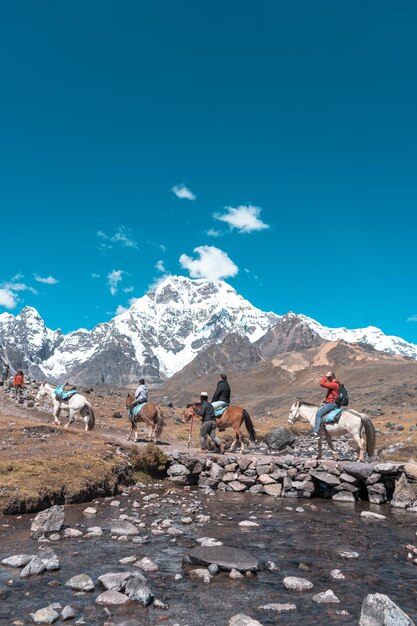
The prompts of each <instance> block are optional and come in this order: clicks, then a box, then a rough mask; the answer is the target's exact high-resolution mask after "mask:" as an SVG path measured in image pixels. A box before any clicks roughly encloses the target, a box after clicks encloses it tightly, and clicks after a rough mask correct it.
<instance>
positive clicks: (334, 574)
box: [330, 569, 346, 580]
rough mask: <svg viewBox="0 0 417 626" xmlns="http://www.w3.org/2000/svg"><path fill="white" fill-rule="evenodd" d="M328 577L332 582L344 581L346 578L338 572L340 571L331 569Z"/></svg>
mask: <svg viewBox="0 0 417 626" xmlns="http://www.w3.org/2000/svg"><path fill="white" fill-rule="evenodd" d="M330 576H331V577H332V578H333V580H345V578H346V576H345V575H344V574H343V573H342V572H341V571H340V569H332V571H331V572H330Z"/></svg>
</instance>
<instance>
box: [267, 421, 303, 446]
mask: <svg viewBox="0 0 417 626" xmlns="http://www.w3.org/2000/svg"><path fill="white" fill-rule="evenodd" d="M296 439H297V437H296V436H295V435H294V433H292V432H291V431H290V430H288V428H281V427H277V428H272V430H270V431H269V432H268V433H266V435H265V441H266V443H267V445H268V447H269V448H271V450H284V448H286V447H287V446H292V445H293V444H294V443H295V441H296Z"/></svg>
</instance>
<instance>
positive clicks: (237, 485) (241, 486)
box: [229, 480, 248, 492]
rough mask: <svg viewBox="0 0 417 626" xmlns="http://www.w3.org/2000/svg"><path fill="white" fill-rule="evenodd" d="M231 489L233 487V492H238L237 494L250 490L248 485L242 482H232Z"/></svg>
mask: <svg viewBox="0 0 417 626" xmlns="http://www.w3.org/2000/svg"><path fill="white" fill-rule="evenodd" d="M229 487H231V488H232V490H233V491H237V492H239V491H246V490H247V488H248V487H247V485H246V484H245V483H244V482H243V481H240V480H232V481H231V482H230V483H229Z"/></svg>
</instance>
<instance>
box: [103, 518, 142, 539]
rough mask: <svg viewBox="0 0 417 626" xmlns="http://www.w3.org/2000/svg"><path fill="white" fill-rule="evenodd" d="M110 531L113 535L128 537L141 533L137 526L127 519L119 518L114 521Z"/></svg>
mask: <svg viewBox="0 0 417 626" xmlns="http://www.w3.org/2000/svg"><path fill="white" fill-rule="evenodd" d="M110 532H111V534H112V535H125V536H126V537H133V536H135V535H139V530H138V529H137V528H136V526H134V525H133V524H131V523H130V522H127V521H126V520H117V522H112V525H111V527H110Z"/></svg>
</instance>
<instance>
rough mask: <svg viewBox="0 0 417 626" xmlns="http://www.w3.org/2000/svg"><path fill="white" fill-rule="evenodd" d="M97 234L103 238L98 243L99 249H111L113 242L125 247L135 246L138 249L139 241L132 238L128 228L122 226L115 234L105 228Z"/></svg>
mask: <svg viewBox="0 0 417 626" xmlns="http://www.w3.org/2000/svg"><path fill="white" fill-rule="evenodd" d="M96 235H97V237H98V238H99V239H101V240H102V241H101V243H100V244H99V245H98V248H99V250H102V251H105V250H111V248H112V247H113V245H112V244H119V245H121V246H122V247H123V248H135V249H136V250H137V249H138V244H137V242H136V241H135V240H134V239H133V238H132V234H131V232H130V230H129V229H128V228H125V227H124V226H120V227H119V228H118V229H117V230H116V232H115V233H114V235H108V234H107V233H105V232H104V231H103V230H98V231H97V232H96Z"/></svg>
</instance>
